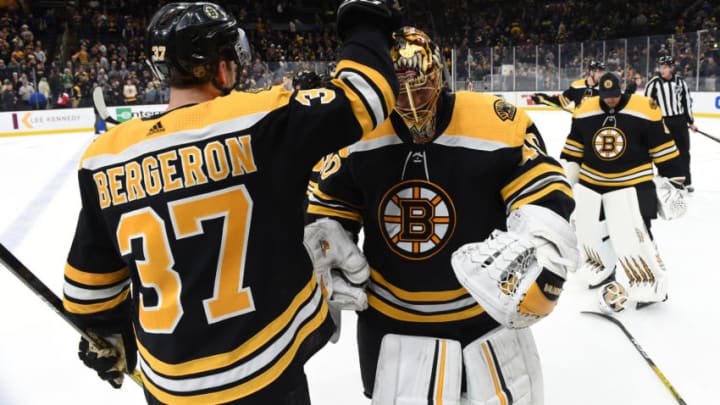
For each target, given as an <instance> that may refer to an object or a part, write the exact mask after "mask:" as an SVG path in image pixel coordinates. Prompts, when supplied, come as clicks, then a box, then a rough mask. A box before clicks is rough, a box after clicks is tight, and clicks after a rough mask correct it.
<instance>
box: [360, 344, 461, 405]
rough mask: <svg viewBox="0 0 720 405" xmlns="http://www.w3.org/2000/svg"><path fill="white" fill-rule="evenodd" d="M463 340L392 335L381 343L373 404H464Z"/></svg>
mask: <svg viewBox="0 0 720 405" xmlns="http://www.w3.org/2000/svg"><path fill="white" fill-rule="evenodd" d="M461 381H462V351H461V348H460V342H458V341H456V340H451V339H439V338H431V337H424V336H407V335H395V334H389V335H385V337H383V340H382V343H381V345H380V355H379V357H378V363H377V372H376V375H375V386H374V389H373V395H372V405H427V404H428V403H433V404H447V405H460V387H461Z"/></svg>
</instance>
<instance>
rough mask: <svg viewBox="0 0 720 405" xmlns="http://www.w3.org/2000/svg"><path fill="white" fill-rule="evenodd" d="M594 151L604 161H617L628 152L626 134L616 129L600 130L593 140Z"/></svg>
mask: <svg viewBox="0 0 720 405" xmlns="http://www.w3.org/2000/svg"><path fill="white" fill-rule="evenodd" d="M592 144H593V150H594V151H595V154H596V155H597V156H598V157H599V158H600V159H602V160H615V159H617V158H619V157H620V156H622V155H623V153H625V150H627V138H626V137H625V133H623V131H621V130H620V129H618V128H615V127H604V128H600V129H599V130H598V131H597V132H595V135H593V139H592Z"/></svg>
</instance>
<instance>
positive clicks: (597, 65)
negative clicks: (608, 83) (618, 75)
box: [588, 60, 607, 70]
mask: <svg viewBox="0 0 720 405" xmlns="http://www.w3.org/2000/svg"><path fill="white" fill-rule="evenodd" d="M588 69H589V70H607V66H606V65H605V63H603V62H601V61H599V60H591V61H590V64H589V65H588Z"/></svg>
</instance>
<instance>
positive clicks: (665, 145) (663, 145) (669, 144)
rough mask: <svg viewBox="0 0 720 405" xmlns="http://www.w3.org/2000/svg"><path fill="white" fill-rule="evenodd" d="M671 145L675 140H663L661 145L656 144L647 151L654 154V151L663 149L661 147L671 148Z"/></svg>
mask: <svg viewBox="0 0 720 405" xmlns="http://www.w3.org/2000/svg"><path fill="white" fill-rule="evenodd" d="M673 146H675V141H667V142H665V143H664V144H662V145H659V146H656V147H654V148H651V149H648V152H649V153H650V154H655V153H658V152H660V151H661V150H663V149H668V148H672V147H673Z"/></svg>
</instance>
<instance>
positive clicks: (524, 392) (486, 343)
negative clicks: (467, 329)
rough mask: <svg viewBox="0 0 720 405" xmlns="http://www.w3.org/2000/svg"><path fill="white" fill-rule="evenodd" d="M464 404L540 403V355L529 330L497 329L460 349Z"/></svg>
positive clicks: (541, 389) (541, 394)
mask: <svg viewBox="0 0 720 405" xmlns="http://www.w3.org/2000/svg"><path fill="white" fill-rule="evenodd" d="M463 363H464V364H465V375H466V379H467V392H466V393H465V394H463V404H467V405H502V404H508V405H509V404H513V405H542V404H543V378H542V369H541V365H540V358H539V355H538V352H537V347H536V346H535V341H534V340H533V337H532V333H531V332H530V329H528V328H525V329H505V328H500V329H496V330H495V331H494V332H491V333H489V334H487V335H485V336H483V337H481V338H479V339H477V340H475V341H474V342H472V343H470V344H469V345H467V346H466V347H465V348H464V349H463Z"/></svg>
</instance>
